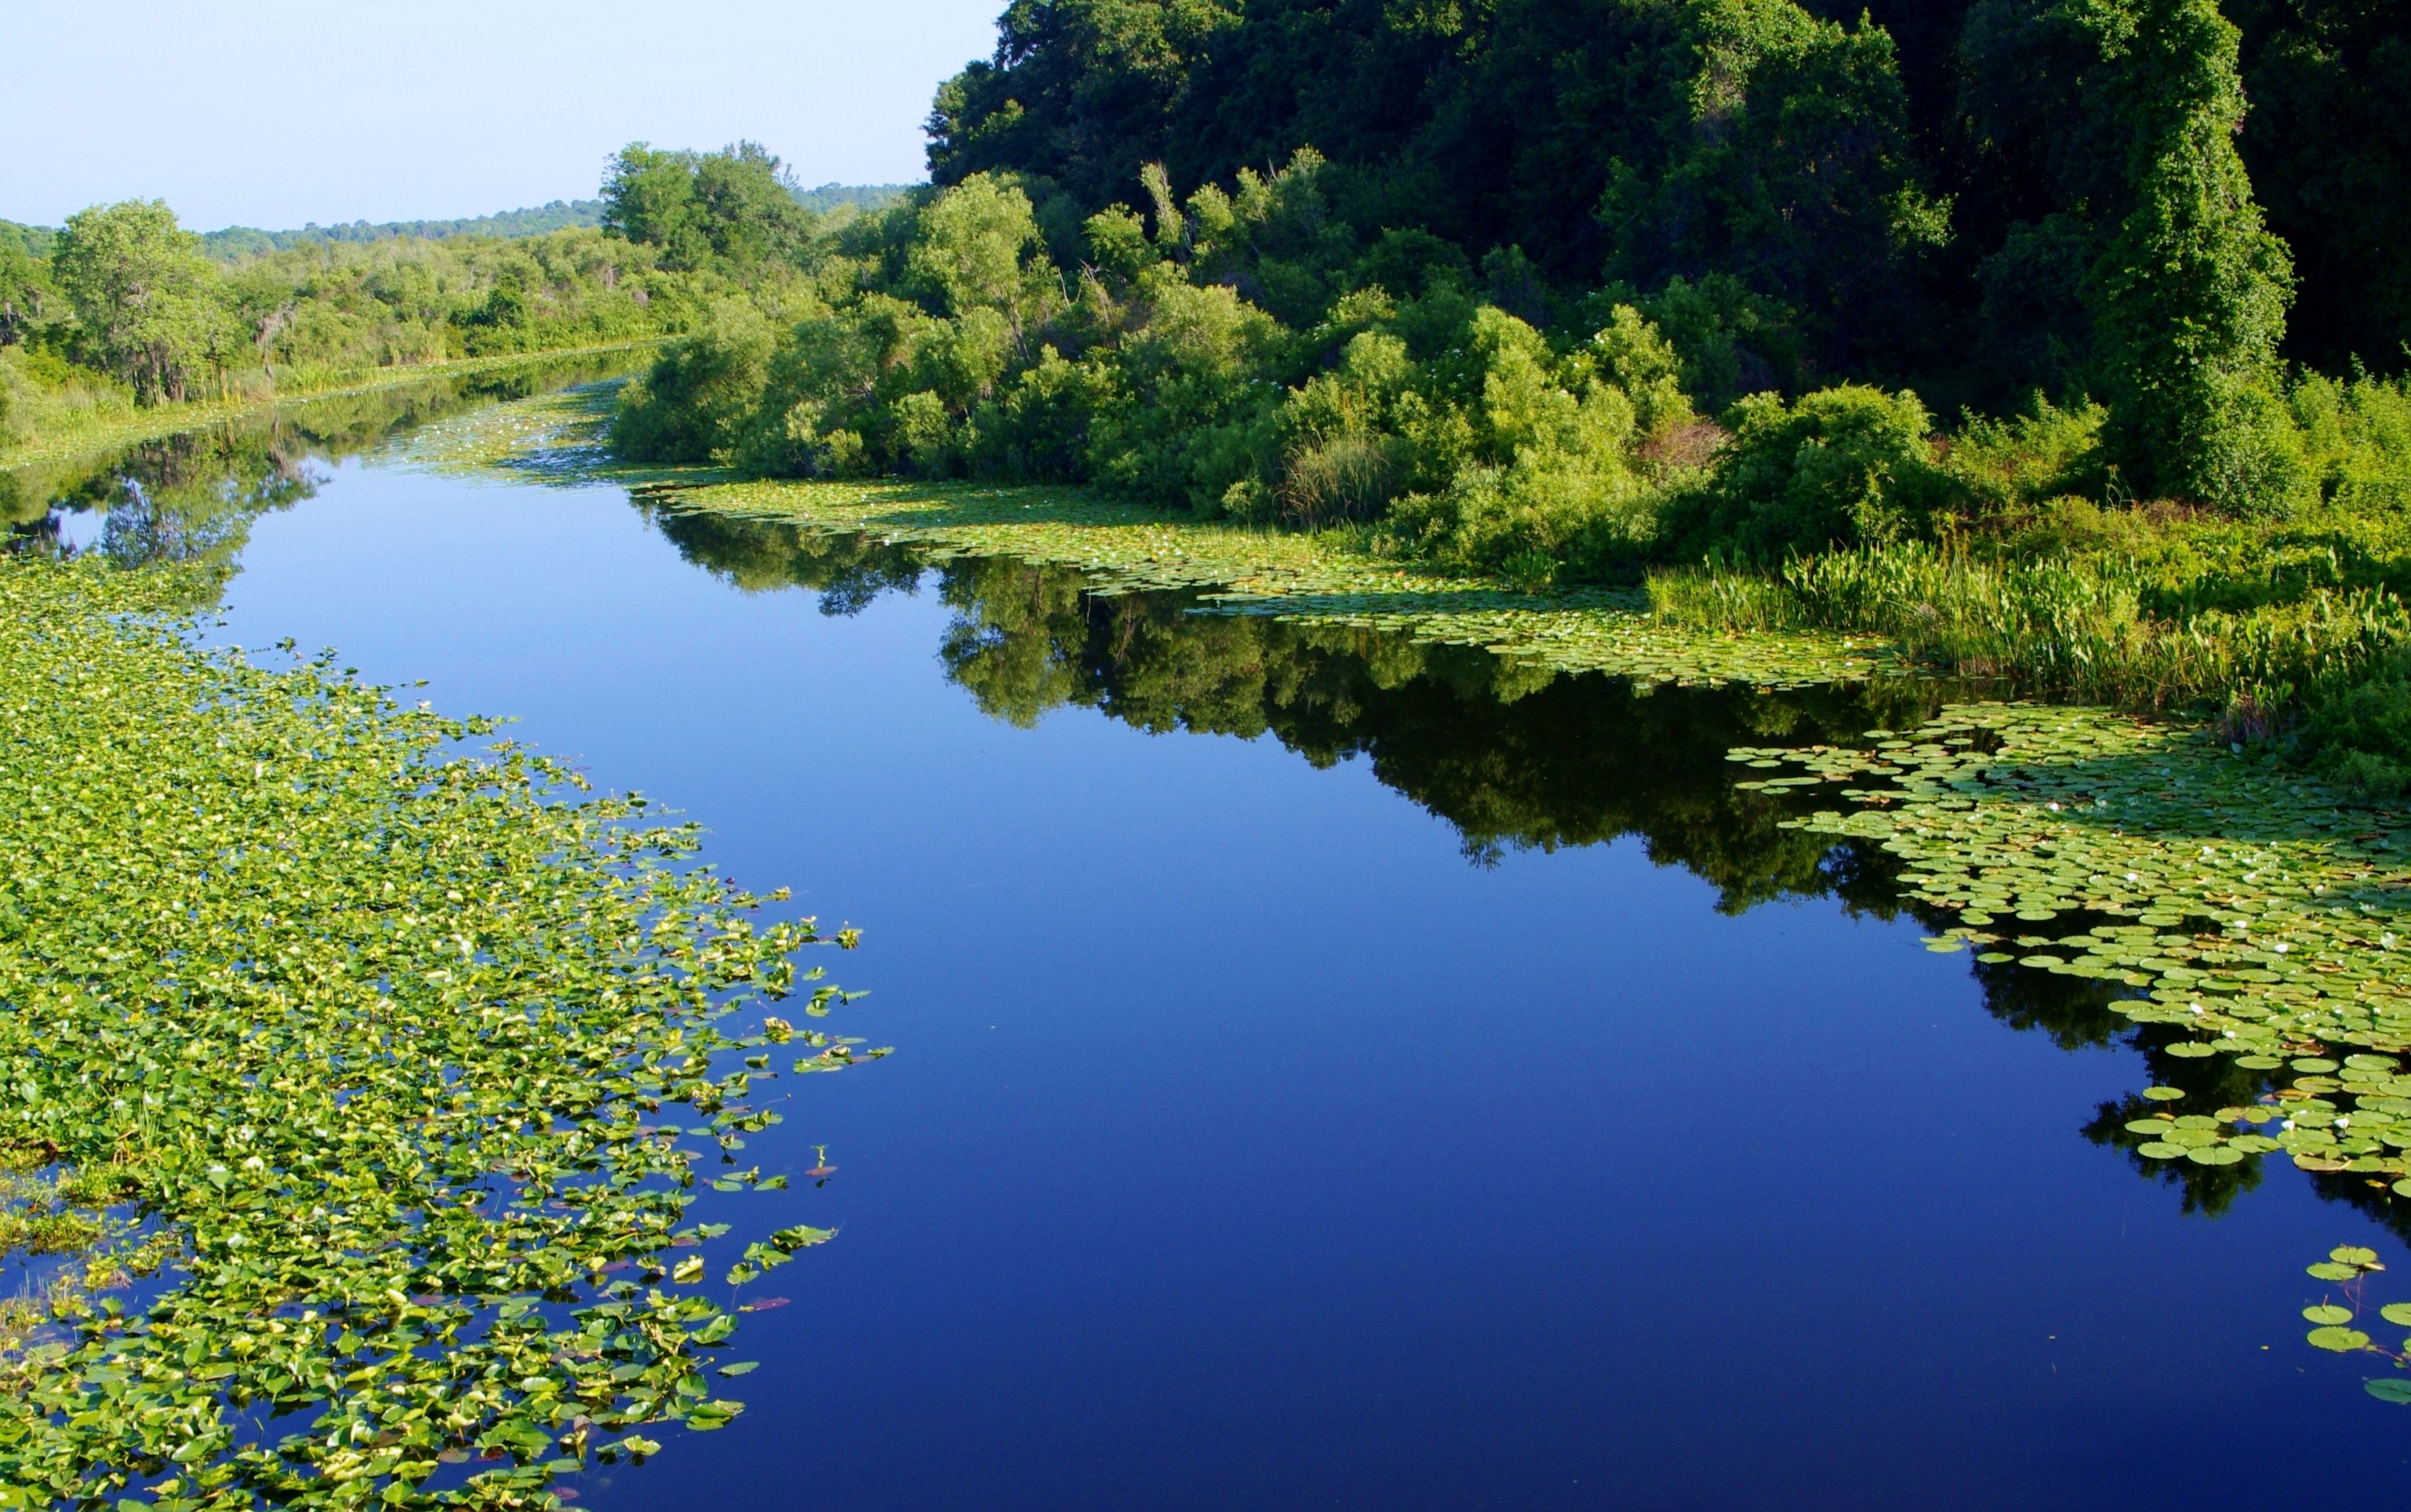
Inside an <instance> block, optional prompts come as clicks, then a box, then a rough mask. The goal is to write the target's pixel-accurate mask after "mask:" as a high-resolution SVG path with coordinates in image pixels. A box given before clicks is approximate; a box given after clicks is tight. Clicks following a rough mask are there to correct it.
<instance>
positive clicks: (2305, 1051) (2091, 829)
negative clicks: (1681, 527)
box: [1731, 703, 2411, 1195]
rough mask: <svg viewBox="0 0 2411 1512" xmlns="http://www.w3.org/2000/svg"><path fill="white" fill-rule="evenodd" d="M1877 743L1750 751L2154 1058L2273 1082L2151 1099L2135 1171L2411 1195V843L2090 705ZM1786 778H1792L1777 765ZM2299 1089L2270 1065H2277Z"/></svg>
mask: <svg viewBox="0 0 2411 1512" xmlns="http://www.w3.org/2000/svg"><path fill="white" fill-rule="evenodd" d="M1867 739H1868V741H1869V744H1868V745H1867V746H1866V747H1864V748H1846V747H1840V746H1815V747H1810V748H1807V749H1805V750H1784V751H1778V750H1767V749H1756V748H1744V749H1739V750H1735V751H1733V752H1732V753H1731V759H1732V760H1734V761H1736V762H1738V763H1740V764H1742V765H1743V766H1744V767H1745V769H1746V770H1749V771H1754V772H1755V771H1765V772H1768V773H1770V774H1771V775H1768V776H1763V777H1760V776H1751V777H1747V778H1745V779H1743V782H1742V785H1744V786H1747V787H1756V788H1761V789H1766V790H1772V791H1775V792H1786V793H1790V794H1793V795H1796V796H1801V797H1805V798H1808V800H1809V801H1812V802H1813V801H1814V798H1813V797H1811V796H1810V795H1818V794H1822V793H1825V792H1831V793H1833V794H1834V796H1836V797H1838V798H1841V799H1844V800H1849V802H1850V803H1851V805H1852V807H1851V808H1850V809H1848V810H1847V811H1846V810H1843V809H1839V808H1819V809H1816V810H1814V811H1813V812H1812V813H1810V814H1808V815H1805V816H1804V817H1800V818H1796V819H1794V820H1792V821H1790V822H1791V823H1794V824H1796V825H1798V826H1800V827H1802V828H1805V829H1810V830H1813V831H1817V832H1820V833H1826V834H1832V835H1834V836H1836V837H1841V836H1851V837H1857V838H1859V839H1862V840H1866V841H1870V842H1873V843H1875V844H1879V845H1880V846H1881V847H1882V848H1883V849H1884V850H1887V851H1890V852H1892V854H1894V855H1896V856H1898V857H1899V858H1901V859H1902V861H1903V863H1904V870H1903V873H1902V885H1903V886H1904V887H1905V888H1907V891H1908V892H1909V893H1910V894H1911V895H1912V896H1914V897H1915V898H1917V899H1918V900H1919V901H1920V902H1921V903H1924V904H1926V905H1927V906H1929V907H1930V908H1934V909H1936V910H1940V911H1942V912H1943V913H1944V914H1945V915H1946V917H1948V916H1951V915H1955V917H1956V918H1957V920H1958V922H1957V924H1956V925H1955V926H1953V927H1951V928H1950V929H1948V930H1946V931H1945V932H1942V933H1940V934H1938V935H1936V936H1934V937H1932V938H1931V939H1930V940H1929V947H1931V948H1934V949H1937V950H1945V951H1951V950H1961V949H1966V948H1969V947H1974V948H1977V949H1979V950H1980V952H1981V953H1980V956H1979V958H1978V959H1980V960H1981V961H1984V962H1989V963H1994V964H2006V963H2009V962H2018V963H2021V964H2023V965H2024V966H2026V967H2028V968H2031V969H2034V970H2038V971H2046V972H2051V973H2053V974H2055V975H2061V976H2079V977H2087V978H2092V979H2095V980H2097V981H2100V982H2103V983H2105V984H2108V985H2110V986H2111V988H2112V989H2113V990H2114V991H2115V994H2116V995H2115V1000H2114V1003H2113V1006H2115V1007H2116V1008H2117V1009H2118V1010H2119V1011H2120V1012H2122V1013H2123V1014H2125V1015H2126V1017H2127V1018H2128V1019H2130V1020H2135V1021H2137V1022H2139V1023H2148V1024H2155V1025H2162V1026H2168V1028H2167V1029H2165V1030H2163V1031H2162V1033H2163V1035H2165V1036H2166V1040H2167V1042H2166V1043H2164V1044H2159V1045H2157V1046H2156V1049H2157V1050H2158V1052H2159V1053H2161V1054H2164V1055H2167V1056H2170V1057H2173V1058H2175V1059H2177V1060H2180V1061H2183V1060H2187V1059H2201V1060H2207V1059H2209V1058H2211V1057H2214V1056H2226V1057H2230V1058H2231V1062H2232V1064H2233V1065H2234V1066H2236V1067H2237V1068H2239V1069H2240V1070H2243V1071H2246V1072H2251V1073H2254V1074H2255V1075H2256V1077H2257V1078H2258V1082H2259V1084H2264V1085H2266V1087H2267V1091H2266V1092H2265V1093H2263V1094H2261V1095H2260V1096H2258V1097H2257V1098H2246V1099H2243V1100H2242V1101H2239V1102H2233V1103H2228V1104H2226V1105H2223V1106H2220V1107H2218V1108H2192V1107H2187V1106H2184V1105H2185V1104H2186V1103H2187V1101H2188V1094H2186V1093H2185V1091H2184V1090H2183V1089H2181V1088H2177V1087H2170V1086H2157V1087H2152V1088H2149V1089H2147V1090H2145V1092H2144V1093H2143V1094H2142V1095H2143V1098H2144V1099H2145V1100H2146V1101H2147V1102H2149V1103H2154V1104H2157V1105H2158V1107H2157V1108H2156V1110H2155V1111H2153V1112H2150V1113H2149V1114H2147V1115H2145V1116H2141V1117H2137V1118H2135V1119H2133V1120H2131V1121H2129V1122H2128V1123H2127V1124H2126V1129H2127V1132H2128V1133H2129V1134H2130V1135H2131V1136H2132V1137H2133V1138H2135V1139H2136V1140H2138V1141H2140V1142H2138V1143H2137V1144H2136V1145H2135V1146H2134V1148H2135V1150H2136V1152H2137V1153H2139V1154H2140V1155H2141V1156H2142V1157H2144V1158H2145V1159H2146V1160H2159V1161H2179V1160H2183V1161H2190V1162H2192V1163H2195V1164H2197V1165H2205V1166H2217V1165H2228V1164H2233V1163H2236V1162H2238V1161H2241V1160H2242V1159H2243V1158H2244V1157H2245V1156H2247V1155H2252V1154H2258V1153H2267V1152H2275V1151H2281V1150H2282V1151H2284V1152H2287V1153H2289V1154H2290V1155H2291V1156H2292V1157H2293V1160H2294V1163H2295V1164H2296V1165H2298V1166H2300V1167H2302V1168H2304V1169H2306V1170H2313V1171H2322V1172H2345V1171H2350V1172H2358V1173H2361V1174H2363V1175H2365V1176H2368V1177H2372V1178H2384V1179H2387V1180H2389V1181H2391V1182H2394V1184H2395V1190H2396V1191H2397V1192H2399V1193H2402V1194H2404V1195H2411V1180H2405V1179H2404V1178H2405V1177H2406V1175H2411V1164H2406V1160H2411V1156H2407V1155H2406V1150H2411V1070H2406V1066H2405V1060H2406V1057H2411V955H2406V953H2405V948H2406V947H2407V946H2411V829H2406V828H2405V827H2404V820H2403V818H2402V816H2400V815H2392V814H2382V813H2374V812H2372V811H2369V810H2352V809H2346V808H2344V807H2341V806H2340V805H2339V804H2338V802H2337V801H2336V800H2335V799H2334V797H2333V796H2332V795H2331V794H2329V793H2326V792H2324V791H2322V790H2321V789H2319V788H2318V787H2316V785H2312V784H2308V783H2305V782H2303V781H2301V780H2300V779H2298V778H2296V777H2294V776H2292V775H2291V774H2288V773H2287V772H2284V771H2281V770H2280V769H2277V768H2275V767H2273V766H2272V765H2270V764H2268V763H2266V762H2264V761H2261V760H2258V759H2251V758H2247V757H2245V756H2243V755H2241V754H2240V753H2238V752H2236V751H2234V750H2232V749H2230V748H2229V747H2228V746H2226V745H2223V744H2220V743H2218V742H2216V741H2214V739H2212V738H2211V737H2210V736H2209V735H2208V734H2207V733H2206V732H2203V731H2199V730H2186V729H2184V728H2181V727H2175V726H2171V725H2168V724H2163V723H2155V722H2149V721H2144V720H2140V719H2134V718H2129V717H2126V716H2123V715H2119V714H2114V713H2111V712H2106V711H2101V710H2095V709H2069V708H2048V707H2042V706H2038V705H2034V704H2024V703H1976V704H1959V705H1953V706H1951V707H1948V708H1946V709H1945V710H1944V711H1943V712H1941V713H1940V714H1939V715H1938V716H1937V717H1936V718H1935V719H1934V720H1933V721H1932V722H1930V723H1928V724H1927V725H1925V726H1923V727H1920V728H1918V729H1915V730H1911V731H1905V732H1894V731H1890V730H1871V731H1869V732H1867ZM1774 773H1780V774H1774ZM2287 1072H2290V1073H2291V1074H2290V1075H2289V1076H2288V1075H2275V1073H2287Z"/></svg>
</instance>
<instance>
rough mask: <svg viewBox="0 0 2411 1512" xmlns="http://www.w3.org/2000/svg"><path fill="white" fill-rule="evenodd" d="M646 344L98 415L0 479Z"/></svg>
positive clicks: (480, 361) (382, 373)
mask: <svg viewBox="0 0 2411 1512" xmlns="http://www.w3.org/2000/svg"><path fill="white" fill-rule="evenodd" d="M654 345H658V343H657V342H656V341H653V340H650V339H648V340H644V341H633V342H612V343H607V344H605V345H599V346H577V347H564V348H563V349H561V350H559V351H547V352H514V353H510V354H508V355H504V356H495V357H468V358H460V359H457V360H453V361H448V362H428V363H423V364H415V365H412V366H408V367H381V368H366V369H355V370H352V371H349V372H344V373H331V374H321V375H318V376H315V377H313V378H309V379H305V380H302V381H301V382H300V383H299V384H298V385H297V386H294V387H283V388H278V389H274V390H272V391H270V392H269V393H267V394H264V395H257V396H244V397H241V398H231V399H210V400H198V401H195V402H192V403H188V404H153V405H148V406H144V407H139V408H129V409H124V410H114V409H112V410H108V411H103V412H99V414H98V418H94V419H92V420H89V421H86V422H84V423H80V424H75V425H70V426H66V427H63V428H59V429H56V430H53V431H51V432H49V433H44V434H42V435H39V436H37V437H35V438H33V439H31V440H29V441H26V442H24V443H22V445H19V446H16V447H10V448H0V472H8V471H13V470H15V469H17V468H22V467H41V466H55V465H58V464H61V463H66V462H74V461H76V460H77V459H79V458H81V457H88V456H93V455H95V454H98V453H102V452H108V451H114V450H118V449H120V448H125V447H130V446H136V445H139V444H140V443H142V442H145V441H156V440H159V439H161V438H163V437H166V436H171V435H177V434H181V433H184V432H187V431H196V430H200V429H203V428H205V427H208V426H212V425H223V424H227V423H230V422H234V421H239V420H244V419H249V418H254V417H256V416H260V415H265V414H269V413H270V412H272V411H274V410H276V409H278V408H279V407H281V406H284V405H288V404H300V403H303V402H306V401H311V400H320V399H336V398H343V397H345V396H349V395H357V394H370V393H377V392H380V391H382V390H385V389H402V388H409V387H411V386H414V385H417V384H424V383H431V382H437V381H441V380H443V379H446V378H459V377H471V376H475V375H476V374H484V373H493V372H499V371H503V370H505V369H508V368H512V367H519V366H524V365H526V364H528V363H531V362H540V361H555V360H566V361H574V360H577V359H580V358H604V357H609V356H612V355H614V354H619V353H633V352H640V351H644V350H647V349H649V348H650V347H652V346H654Z"/></svg>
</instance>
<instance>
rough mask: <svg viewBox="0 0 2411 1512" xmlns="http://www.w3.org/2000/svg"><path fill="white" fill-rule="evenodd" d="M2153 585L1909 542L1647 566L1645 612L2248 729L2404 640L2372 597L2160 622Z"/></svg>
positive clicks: (2124, 565)
mask: <svg viewBox="0 0 2411 1512" xmlns="http://www.w3.org/2000/svg"><path fill="white" fill-rule="evenodd" d="M2153 587H2154V584H2153V581H2152V580H2151V578H2150V577H2149V576H2148V575H2147V574H2146V572H2145V571H2144V570H2143V569H2142V567H2141V565H2140V564H2138V563H2137V562H2135V561H2134V560H2133V559H2130V558H2115V557H2112V558H2106V559H2099V558H2097V559H2089V560H2080V559H2076V558H2072V557H2068V556H2044V557H2041V558H2039V559H2036V560H2030V561H2017V560H1998V559H1993V558H1987V557H1982V556H1978V555H1976V554H1973V553H1971V552H1969V551H1967V550H1954V549H1952V548H1951V547H1947V546H1946V547H1936V546H1928V545H1923V544H1910V545H1900V546H1888V547H1869V548H1863V549H1861V550H1849V551H1829V552H1825V553H1822V554H1820V555H1818V556H1813V557H1803V558H1794V559H1792V560H1791V561H1789V562H1787V563H1785V564H1784V565H1783V566H1782V567H1781V568H1780V569H1779V570H1778V571H1777V572H1775V573H1772V574H1769V573H1763V572H1755V571H1734V570H1729V569H1722V568H1718V567H1714V566H1703V567H1696V568H1681V569H1675V570H1672V571H1665V572H1659V573H1656V574H1653V575H1652V576H1651V578H1650V580H1649V597H1650V606H1651V609H1652V611H1653V612H1654V613H1655V614H1656V615H1657V616H1658V618H1659V619H1661V620H1663V621H1666V622H1668V623H1670V624H1679V625H1685V626H1688V627H1690V628H1693V629H1698V630H1703V631H1704V630H1718V629H1722V630H1743V631H1760V632H1763V631H1780V630H1806V629H1821V630H1842V631H1864V632H1873V633H1876V634H1879V635H1883V636H1886V637H1889V638H1891V639H1892V640H1893V641H1895V642H1896V643H1897V644H1898V645H1899V647H1900V649H1901V650H1902V652H1903V653H1906V654H1907V655H1908V656H1909V657H1911V658H1913V659H1915V660H1918V661H1920V662H1923V663H1926V664H1928V665H1930V666H1933V667H1936V668H1940V669H1942V670H1945V671H1948V672H1951V673H1952V674H1955V675H1958V676H1963V677H1970V678H1999V679H2004V680H2007V681H2009V683H2013V684H2014V685H2015V686H2016V687H2017V688H2018V689H2019V690H2021V691H2024V692H2031V693H2036V694H2042V695H2048V696H2051V697H2067V698H2073V699H2077V700H2081V701H2083V702H2088V703H2102V704H2108V705H2111V706H2113V707H2116V708H2121V709H2127V710H2137V711H2153V712H2161V711H2174V710H2191V711H2203V710H2207V711H2209V712H2215V713H2219V714H2230V713H2231V714H2232V715H2234V716H2235V717H2237V718H2240V719H2244V720H2247V721H2248V720H2253V719H2259V720H2262V721H2265V720H2266V719H2268V718H2270V717H2272V712H2273V711H2287V710H2292V709H2295V708H2298V707H2300V706H2301V705H2302V704H2303V703H2304V702H2305V701H2306V700H2309V699H2312V698H2315V697H2318V696H2320V695H2321V694H2323V693H2325V692H2327V691H2329V690H2331V689H2334V688H2339V687H2343V686H2347V685H2349V684H2351V683H2355V682H2357V681H2359V680H2360V679H2361V678H2363V677H2365V676H2367V675H2368V674H2369V672H2370V671H2371V670H2372V669H2373V668H2375V667H2377V666H2378V665H2380V664H2381V663H2382V662H2383V661H2384V660H2385V659H2386V658H2387V657H2388V656H2389V655H2390V654H2392V653H2394V652H2396V651H2397V650H2398V649H2400V648H2402V647H2404V646H2405V645H2406V644H2411V612H2406V611H2405V609H2404V605H2403V602H2402V600H2400V599H2398V598H2397V597H2395V596H2394V595H2393V594H2392V593H2390V592H2389V591H2387V590H2385V589H2382V588H2378V589H2371V588H2358V589H2341V590H2337V589H2328V588H2315V589H2313V590H2311V591H2310V592H2308V593H2307V594H2305V595H2302V596H2301V597H2300V598H2297V599H2294V600H2291V601H2289V602H2283V603H2276V604H2269V605H2263V606H2259V607H2257V608H2254V609H2248V610H2243V611H2233V610H2226V609H2202V610H2198V611H2194V612H2190V613H2181V614H2177V615H2170V616H2162V615H2156V614H2154V613H2152V612H2150V611H2149V609H2147V607H2146V606H2147V603H2148V600H2149V596H2150V595H2151V593H2152V591H2153ZM2238 728H2239V730H2240V729H2241V728H2242V727H2241V726H2239V727H2238Z"/></svg>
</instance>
